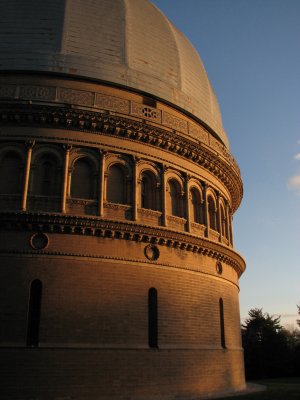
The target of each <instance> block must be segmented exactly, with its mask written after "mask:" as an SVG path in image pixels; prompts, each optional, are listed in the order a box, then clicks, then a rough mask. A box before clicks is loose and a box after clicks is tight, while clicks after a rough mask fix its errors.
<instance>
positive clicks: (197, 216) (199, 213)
mask: <svg viewBox="0 0 300 400" xmlns="http://www.w3.org/2000/svg"><path fill="white" fill-rule="evenodd" d="M190 199H191V206H192V207H191V220H192V221H193V222H196V223H197V224H203V223H204V218H203V205H202V202H201V195H200V192H199V190H198V189H196V188H192V189H191V190H190Z"/></svg>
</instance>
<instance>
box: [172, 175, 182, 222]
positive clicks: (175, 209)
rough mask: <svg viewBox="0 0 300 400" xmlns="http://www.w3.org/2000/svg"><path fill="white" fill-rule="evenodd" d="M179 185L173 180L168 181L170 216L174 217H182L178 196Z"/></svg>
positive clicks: (179, 197)
mask: <svg viewBox="0 0 300 400" xmlns="http://www.w3.org/2000/svg"><path fill="white" fill-rule="evenodd" d="M180 192H181V190H180V185H179V183H178V182H176V181H175V180H174V179H172V180H170V181H169V198H170V202H169V203H170V209H169V211H170V212H171V214H172V215H174V216H176V217H181V216H182V211H181V209H182V207H181V196H180Z"/></svg>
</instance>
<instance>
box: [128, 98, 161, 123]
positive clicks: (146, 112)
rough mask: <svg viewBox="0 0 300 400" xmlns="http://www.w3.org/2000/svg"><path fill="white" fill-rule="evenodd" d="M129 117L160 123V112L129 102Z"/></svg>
mask: <svg viewBox="0 0 300 400" xmlns="http://www.w3.org/2000/svg"><path fill="white" fill-rule="evenodd" d="M130 114H131V115H136V116H137V117H141V118H144V119H148V120H150V121H154V122H157V123H161V111H160V110H158V109H157V108H153V107H150V106H146V105H145V104H141V103H135V102H133V101H132V102H131V110H130Z"/></svg>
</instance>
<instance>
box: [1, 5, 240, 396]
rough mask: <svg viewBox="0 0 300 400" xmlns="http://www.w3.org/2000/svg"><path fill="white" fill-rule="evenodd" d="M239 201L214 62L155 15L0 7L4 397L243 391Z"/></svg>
mask: <svg viewBox="0 0 300 400" xmlns="http://www.w3.org/2000/svg"><path fill="white" fill-rule="evenodd" d="M220 73H221V71H220ZM242 191H243V188H242V180H241V176H240V171H239V168H238V166H237V164H236V162H235V160H234V158H233V157H232V155H231V153H230V149H229V142H228V138H227V135H226V133H225V131H224V129H223V125H222V120H221V115H220V111H219V107H218V102H217V100H216V97H215V95H214V92H213V89H212V87H211V84H210V82H209V79H208V77H207V74H206V71H205V69H204V66H203V64H202V62H201V60H200V58H199V55H198V54H197V52H196V51H195V49H194V48H193V47H192V45H191V43H190V42H189V41H188V40H187V39H186V37H185V36H184V35H183V34H182V33H181V32H179V31H178V30H177V29H176V28H175V27H174V25H173V24H172V23H171V22H170V21H169V20H168V19H167V18H166V17H165V16H164V15H163V14H162V13H161V12H160V10H158V9H157V8H156V7H155V6H154V5H153V4H152V3H151V2H150V1H148V0H43V1H40V0H26V1H25V0H0V260H1V262H0V327H1V329H0V365H1V376H0V388H1V389H0V390H1V399H2V400H28V399H34V400H37V399H43V400H45V399H47V400H48V399H49V400H58V399H59V400H71V399H72V400H83V399H84V400H110V399H111V400H120V399H126V400H144V399H145V400H148V399H149V400H150V399H151V400H153V399H154V400H155V399H157V400H161V399H174V398H180V399H181V398H182V399H187V398H201V397H205V396H208V395H214V394H219V393H222V392H226V391H229V392H230V391H236V390H240V389H243V388H244V387H245V380H244V369H243V351H242V346H241V336H240V318H239V301H238V294H239V286H238V280H239V277H240V276H241V274H242V273H243V271H244V269H245V263H244V260H243V258H242V257H241V256H240V255H239V254H238V253H236V252H235V251H234V249H233V237H232V224H231V222H232V216H233V214H234V212H235V211H236V209H237V208H238V206H239V204H240V201H241V199H242Z"/></svg>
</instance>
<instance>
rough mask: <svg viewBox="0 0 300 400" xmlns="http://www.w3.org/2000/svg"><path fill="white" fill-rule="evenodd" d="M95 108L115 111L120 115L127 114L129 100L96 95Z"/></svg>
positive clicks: (100, 94)
mask: <svg viewBox="0 0 300 400" xmlns="http://www.w3.org/2000/svg"><path fill="white" fill-rule="evenodd" d="M95 106H96V107H99V108H104V109H106V110H111V111H117V112H119V113H122V114H129V100H125V99H120V98H119V97H114V96H108V95H105V94H102V93H96V98H95Z"/></svg>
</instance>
